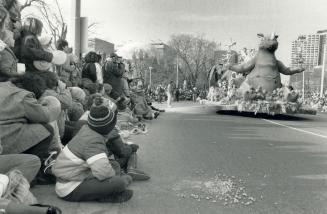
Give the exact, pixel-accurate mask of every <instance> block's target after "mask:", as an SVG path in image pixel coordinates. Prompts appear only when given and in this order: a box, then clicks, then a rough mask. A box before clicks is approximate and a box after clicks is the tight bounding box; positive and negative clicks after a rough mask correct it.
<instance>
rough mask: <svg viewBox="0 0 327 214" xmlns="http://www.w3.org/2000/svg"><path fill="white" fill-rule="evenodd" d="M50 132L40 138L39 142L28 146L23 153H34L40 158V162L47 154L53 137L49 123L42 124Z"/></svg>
mask: <svg viewBox="0 0 327 214" xmlns="http://www.w3.org/2000/svg"><path fill="white" fill-rule="evenodd" d="M42 125H43V126H44V127H45V128H46V129H47V130H48V131H49V133H50V135H49V136H48V137H47V138H45V139H44V140H42V141H41V142H40V143H38V144H36V145H35V146H33V147H32V148H29V149H28V150H26V151H24V152H23V153H24V154H31V155H36V156H38V157H39V158H40V160H41V162H43V161H44V160H45V159H47V158H48V156H49V147H50V144H51V143H52V139H53V134H54V131H53V128H52V127H51V126H50V125H49V124H42Z"/></svg>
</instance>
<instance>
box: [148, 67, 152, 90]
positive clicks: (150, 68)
mask: <svg viewBox="0 0 327 214" xmlns="http://www.w3.org/2000/svg"><path fill="white" fill-rule="evenodd" d="M149 70H150V86H151V84H152V67H149Z"/></svg>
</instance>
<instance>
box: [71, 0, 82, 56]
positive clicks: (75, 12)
mask: <svg viewBox="0 0 327 214" xmlns="http://www.w3.org/2000/svg"><path fill="white" fill-rule="evenodd" d="M71 4H72V5H71V8H72V12H71V16H72V24H73V28H72V34H71V40H72V44H74V53H75V55H76V56H78V57H81V47H80V46H81V0H72V1H71Z"/></svg>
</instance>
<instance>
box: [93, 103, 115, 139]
mask: <svg viewBox="0 0 327 214" xmlns="http://www.w3.org/2000/svg"><path fill="white" fill-rule="evenodd" d="M116 122H117V117H116V115H115V113H114V112H113V111H112V110H111V109H109V108H108V107H106V106H104V105H99V106H92V107H91V110H90V113H89V116H88V119H87V123H88V125H89V127H90V128H91V129H92V130H93V131H96V132H97V133H99V134H102V135H107V134H109V133H110V132H111V130H112V129H113V128H114V127H115V125H116Z"/></svg>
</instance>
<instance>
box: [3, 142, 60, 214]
mask: <svg viewBox="0 0 327 214" xmlns="http://www.w3.org/2000/svg"><path fill="white" fill-rule="evenodd" d="M1 153H2V146H1V138H0V210H5V213H9V214H10V213H12V214H19V213H24V214H25V213H26V214H38V213H40V214H48V213H53V214H61V210H60V209H59V208H57V207H53V206H46V205H44V206H43V207H36V206H29V205H25V204H21V203H22V202H24V203H27V202H28V201H27V200H29V202H31V201H33V200H34V201H35V199H33V198H34V196H33V195H31V194H30V193H29V185H28V184H27V182H29V183H31V182H32V180H33V179H34V178H35V176H36V174H37V173H38V171H39V169H40V166H41V162H40V159H39V158H38V157H37V156H34V155H28V154H12V155H1ZM17 173H18V174H17ZM13 176H14V177H13ZM17 176H19V180H18V178H17ZM23 180H24V181H23ZM17 182H19V183H17ZM14 185H17V186H16V187H15V186H14ZM18 190H19V191H18ZM22 190H24V191H22ZM13 192H14V193H13ZM19 202H20V203H19Z"/></svg>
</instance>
